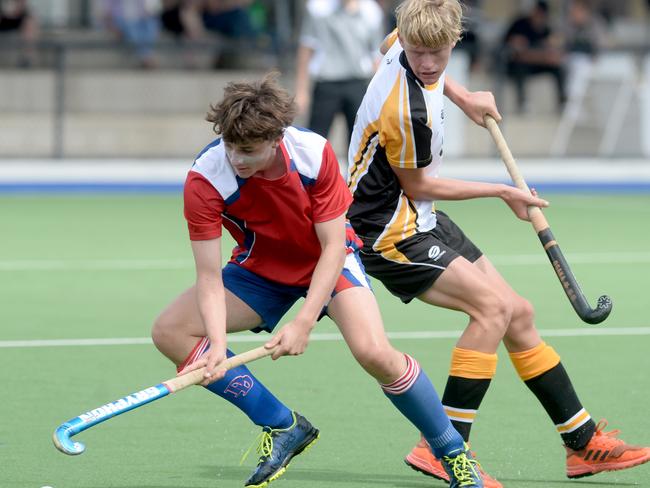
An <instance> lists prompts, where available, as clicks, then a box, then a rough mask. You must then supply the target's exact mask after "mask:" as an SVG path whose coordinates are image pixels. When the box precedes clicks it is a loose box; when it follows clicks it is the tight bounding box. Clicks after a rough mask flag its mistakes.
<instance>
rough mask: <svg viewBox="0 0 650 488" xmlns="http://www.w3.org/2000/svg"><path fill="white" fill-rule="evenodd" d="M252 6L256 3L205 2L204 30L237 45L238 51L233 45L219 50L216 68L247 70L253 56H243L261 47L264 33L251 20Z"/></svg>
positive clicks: (236, 0) (239, 0)
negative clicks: (244, 53) (246, 51)
mask: <svg viewBox="0 0 650 488" xmlns="http://www.w3.org/2000/svg"><path fill="white" fill-rule="evenodd" d="M252 4H253V0H204V1H203V10H202V14H201V15H202V19H203V27H204V28H205V29H206V30H207V31H208V32H211V33H214V34H218V35H219V36H222V37H223V38H226V39H229V40H232V41H236V43H237V46H236V49H233V46H232V45H229V43H222V45H220V46H219V50H218V52H217V53H216V56H215V59H214V63H213V65H214V67H215V68H217V69H236V68H245V67H247V66H248V63H249V61H250V57H251V56H242V55H241V53H242V50H244V49H256V48H258V47H260V46H259V43H258V41H260V40H261V32H260V29H259V28H258V27H257V26H256V25H255V23H254V22H253V18H252V16H251V10H250V8H251V5H252ZM242 44H244V45H245V46H242Z"/></svg>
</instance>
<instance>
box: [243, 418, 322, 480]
mask: <svg viewBox="0 0 650 488" xmlns="http://www.w3.org/2000/svg"><path fill="white" fill-rule="evenodd" d="M292 413H293V424H292V425H291V427H287V428H286V429H271V428H270V427H264V430H262V433H261V434H260V441H259V445H258V447H257V452H258V453H259V454H260V459H259V462H258V463H257V468H255V471H254V472H253V474H252V475H251V477H250V478H248V481H246V483H245V484H244V486H247V487H249V488H262V487H263V486H266V485H268V484H269V483H270V482H271V481H275V480H276V479H278V478H279V477H280V476H282V475H283V474H284V472H285V471H286V470H287V467H288V466H289V463H290V462H291V460H292V459H293V458H294V457H295V456H297V455H298V454H300V453H301V452H303V451H304V450H305V449H308V448H309V447H311V446H312V444H314V442H316V440H317V439H318V436H319V433H318V429H316V428H315V427H314V426H313V425H311V423H309V421H308V420H307V419H306V418H305V417H303V416H302V415H300V414H299V413H297V412H292ZM244 456H245V455H244Z"/></svg>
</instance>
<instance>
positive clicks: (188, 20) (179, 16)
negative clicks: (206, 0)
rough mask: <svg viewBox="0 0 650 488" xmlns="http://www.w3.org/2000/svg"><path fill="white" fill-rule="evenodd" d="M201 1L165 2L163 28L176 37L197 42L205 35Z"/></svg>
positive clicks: (180, 0)
mask: <svg viewBox="0 0 650 488" xmlns="http://www.w3.org/2000/svg"><path fill="white" fill-rule="evenodd" d="M202 5H203V2H202V1H201V0H163V1H162V13H161V14H160V20H161V23H162V27H163V28H164V29H165V30H166V31H168V32H169V33H171V34H172V35H173V36H174V37H176V38H178V39H181V40H187V41H195V40H198V39H201V38H202V37H203V35H204V30H203V22H202V18H201V13H202V12H201V11H202Z"/></svg>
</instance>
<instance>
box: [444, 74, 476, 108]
mask: <svg viewBox="0 0 650 488" xmlns="http://www.w3.org/2000/svg"><path fill="white" fill-rule="evenodd" d="M443 93H444V95H445V96H446V97H447V98H448V99H449V100H451V101H452V102H453V103H454V105H456V106H458V108H460V109H461V110H463V111H465V108H466V106H467V101H468V99H469V94H470V92H469V90H468V89H467V88H465V87H464V86H463V85H461V84H460V83H458V82H457V81H456V80H454V79H453V78H452V77H450V76H445V88H444V90H443Z"/></svg>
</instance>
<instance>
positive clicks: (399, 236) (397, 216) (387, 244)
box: [373, 194, 417, 263]
mask: <svg viewBox="0 0 650 488" xmlns="http://www.w3.org/2000/svg"><path fill="white" fill-rule="evenodd" d="M416 219H417V212H415V211H413V209H412V208H411V206H410V202H409V200H408V198H406V196H405V195H403V194H402V195H401V197H400V199H399V203H398V205H397V208H396V209H395V213H394V214H393V218H392V219H391V222H390V223H389V224H388V225H387V226H386V227H385V228H384V232H382V234H381V235H380V236H379V237H378V238H377V241H376V242H375V245H374V246H373V249H374V250H375V251H378V252H380V253H381V255H382V256H384V257H385V258H386V259H390V260H391V261H399V262H401V263H408V262H410V261H409V259H408V258H407V257H406V256H404V254H402V253H401V252H399V251H398V250H397V249H396V248H395V245H394V243H396V242H399V241H402V240H404V239H406V238H407V237H410V236H412V235H413V234H415V231H416V228H417V226H416Z"/></svg>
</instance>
